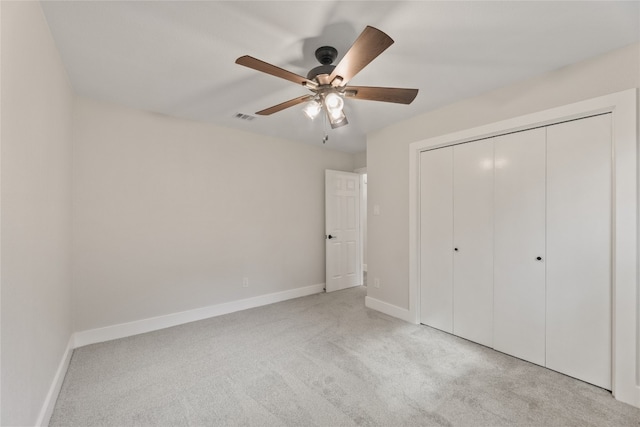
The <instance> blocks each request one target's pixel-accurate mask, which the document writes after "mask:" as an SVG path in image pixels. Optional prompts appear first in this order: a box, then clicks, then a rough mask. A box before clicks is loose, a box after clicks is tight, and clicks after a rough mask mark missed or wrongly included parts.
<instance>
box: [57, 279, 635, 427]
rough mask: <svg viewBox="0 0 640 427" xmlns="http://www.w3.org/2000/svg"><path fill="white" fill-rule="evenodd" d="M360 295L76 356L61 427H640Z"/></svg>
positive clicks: (551, 379)
mask: <svg viewBox="0 0 640 427" xmlns="http://www.w3.org/2000/svg"><path fill="white" fill-rule="evenodd" d="M365 292H366V289H365V288H362V287H358V288H352V289H348V290H344V291H340V292H335V293H332V294H319V295H313V296H309V297H305V298H299V299H295V300H291V301H286V302H282V303H278V304H273V305H270V306H265V307H260V308H256V309H252V310H246V311H243V312H238V313H233V314H229V315H226V316H220V317H216V318H212V319H208V320H203V321H199V322H194V323H190V324H187V325H182V326H177V327H173V328H169V329H165V330H162V331H157V332H152V333H147V334H143V335H137V336H134V337H130V338H124V339H120V340H115V341H111V342H106V343H101V344H94V345H90V346H86V347H82V348H79V349H76V350H75V351H74V353H73V358H72V360H71V365H70V367H69V371H68V373H67V376H66V378H65V381H64V385H63V387H62V391H61V393H60V397H59V398H58V401H57V404H56V407H55V410H54V413H53V417H52V419H51V423H50V425H52V426H96V425H100V426H134V425H146V426H183V425H184V426H186V425H189V426H214V425H216V426H217V425H229V426H235V425H249V426H272V425H273V426H275V425H289V426H313V425H316V426H350V425H370V426H404V425H425V426H427V425H434V426H437V425H445V426H450V425H455V426H503V425H509V426H513V425H523V426H640V409H636V408H633V407H631V406H629V405H626V404H624V403H621V402H618V401H616V400H614V399H613V398H612V397H611V394H610V393H609V392H607V391H605V390H602V389H599V388H597V387H594V386H591V385H589V384H586V383H583V382H581V381H578V380H575V379H572V378H569V377H567V376H564V375H562V374H559V373H556V372H553V371H550V370H547V369H544V368H541V367H539V366H536V365H533V364H530V363H527V362H524V361H521V360H518V359H515V358H513V357H510V356H507V355H504V354H501V353H498V352H495V351H493V350H491V349H488V348H485V347H482V346H480V345H477V344H473V343H471V342H468V341H465V340H463V339H460V338H457V337H454V336H451V335H448V334H446V333H443V332H440V331H437V330H435V329H431V328H429V327H426V326H417V325H411V324H408V323H405V322H402V321H400V320H397V319H394V318H391V317H389V316H386V315H384V314H381V313H378V312H376V311H373V310H369V309H367V308H365V307H364V297H365Z"/></svg>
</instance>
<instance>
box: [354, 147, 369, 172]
mask: <svg viewBox="0 0 640 427" xmlns="http://www.w3.org/2000/svg"><path fill="white" fill-rule="evenodd" d="M365 167H367V152H366V151H361V152H359V153H354V154H353V168H354V169H360V168H365Z"/></svg>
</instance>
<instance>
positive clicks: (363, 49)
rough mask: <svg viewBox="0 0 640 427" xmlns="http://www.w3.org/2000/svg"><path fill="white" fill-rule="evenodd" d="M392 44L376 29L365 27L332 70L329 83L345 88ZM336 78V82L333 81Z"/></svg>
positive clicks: (390, 40)
mask: <svg viewBox="0 0 640 427" xmlns="http://www.w3.org/2000/svg"><path fill="white" fill-rule="evenodd" d="M392 44H393V39H392V38H391V37H389V36H388V35H386V34H385V33H383V32H382V31H380V30H378V29H377V28H374V27H370V26H367V27H366V28H365V29H364V31H362V33H361V34H360V35H359V36H358V38H357V39H356V41H355V42H353V45H352V46H351V47H350V48H349V50H348V51H347V53H346V54H345V55H344V57H343V58H342V59H341V60H340V62H339V63H338V65H337V66H336V68H335V69H334V70H333V72H332V73H331V76H330V77H329V81H331V84H333V85H334V86H345V85H346V84H347V82H348V81H349V80H351V79H352V78H353V76H355V75H356V74H358V73H359V72H360V70H362V69H363V68H364V67H366V66H367V64H369V63H370V62H371V61H373V60H374V59H376V57H377V56H378V55H380V54H381V53H382V52H384V51H385V50H386V49H387V48H388V47H389V46H391V45H392ZM336 78H338V80H335V79H336Z"/></svg>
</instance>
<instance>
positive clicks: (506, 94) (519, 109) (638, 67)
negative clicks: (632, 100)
mask: <svg viewBox="0 0 640 427" xmlns="http://www.w3.org/2000/svg"><path fill="white" fill-rule="evenodd" d="M639 86H640V45H639V44H635V45H632V46H628V47H626V48H623V49H619V50H616V51H613V52H610V53H608V54H606V55H603V56H600V57H597V58H593V59H591V60H588V61H585V62H582V63H578V64H574V65H571V66H568V67H565V68H562V69H560V70H557V71H554V72H551V73H547V74H544V75H541V76H539V77H536V78H534V79H531V80H527V81H525V82H522V83H519V84H516V85H512V86H507V87H504V88H501V89H498V90H495V91H492V92H489V93H486V94H484V95H481V96H478V97H474V98H470V99H466V100H463V101H460V102H458V103H455V104H452V105H449V106H446V107H444V108H441V109H439V110H435V111H432V112H430V113H426V114H423V115H420V116H417V117H414V118H411V119H409V120H406V121H404V122H402V123H398V124H396V125H393V126H390V127H388V128H385V129H382V130H380V131H378V132H375V133H373V134H371V135H369V136H368V138H367V172H368V180H369V185H368V196H369V201H368V211H369V213H370V214H369V222H368V238H369V243H368V280H369V283H372V282H373V279H374V278H375V277H379V278H380V288H379V289H376V288H373V287H372V286H369V288H368V290H367V292H368V295H369V296H370V297H372V298H375V299H378V300H381V301H384V302H387V303H389V304H392V305H395V306H398V307H401V308H406V309H408V307H409V224H408V219H409V149H408V146H409V143H411V142H414V141H419V140H422V139H426V138H430V137H434V136H438V135H444V134H448V133H451V132H455V131H459V130H463V129H468V128H472V127H475V126H480V125H483V124H489V123H493V122H496V121H500V120H504V119H508V118H512V117H518V116H521V115H524V114H528V113H533V112H537V111H541V110H545V109H549V108H552V107H556V106H561V105H565V104H569V103H572V102H577V101H581V100H585V99H589V98H593V97H597V96H601V95H605V94H609V93H613V92H618V91H621V90H625V89H629V88H634V87H639ZM418 96H428V94H427V95H418ZM374 205H379V206H380V215H377V216H375V215H372V212H373V206H374Z"/></svg>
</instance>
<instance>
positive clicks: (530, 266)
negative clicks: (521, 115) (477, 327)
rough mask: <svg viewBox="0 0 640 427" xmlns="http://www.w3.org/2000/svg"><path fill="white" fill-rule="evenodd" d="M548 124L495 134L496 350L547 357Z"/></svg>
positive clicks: (533, 359)
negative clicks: (541, 126)
mask: <svg viewBox="0 0 640 427" xmlns="http://www.w3.org/2000/svg"><path fill="white" fill-rule="evenodd" d="M545 142H546V141H545V129H533V130H529V131H525V132H518V133H513V134H509V135H504V136H500V137H497V138H494V152H495V181H494V182H495V186H494V191H495V199H494V200H495V201H494V220H495V228H494V230H495V233H494V238H495V241H494V266H495V268H494V287H493V292H494V318H493V331H494V335H493V346H494V348H495V349H496V350H499V351H502V352H504V353H507V354H511V355H513V356H516V357H519V358H521V359H524V360H528V361H530V362H533V363H537V364H539V365H543V366H544V363H545V264H544V262H545Z"/></svg>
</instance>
